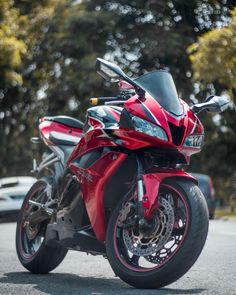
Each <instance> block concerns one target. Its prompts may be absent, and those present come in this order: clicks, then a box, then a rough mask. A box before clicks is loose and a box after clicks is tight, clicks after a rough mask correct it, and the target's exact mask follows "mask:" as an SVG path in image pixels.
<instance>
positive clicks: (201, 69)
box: [188, 7, 236, 102]
mask: <svg viewBox="0 0 236 295" xmlns="http://www.w3.org/2000/svg"><path fill="white" fill-rule="evenodd" d="M235 36H236V7H235V8H234V10H233V11H232V20H231V22H230V24H229V25H228V26H227V27H224V28H220V29H214V30H211V31H209V32H207V33H205V34H204V35H203V36H201V37H199V38H198V41H197V42H196V43H194V44H192V45H191V46H190V47H189V50H188V51H189V53H190V60H191V62H192V67H193V71H194V79H195V80H196V81H197V82H199V83H200V84H201V85H202V87H206V85H207V84H209V83H217V84H219V85H220V86H221V87H222V88H223V89H226V90H228V91H229V93H231V94H233V95H232V97H233V99H234V101H235V102H236V56H235V53H236V40H235Z"/></svg>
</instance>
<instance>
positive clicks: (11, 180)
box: [0, 176, 36, 189]
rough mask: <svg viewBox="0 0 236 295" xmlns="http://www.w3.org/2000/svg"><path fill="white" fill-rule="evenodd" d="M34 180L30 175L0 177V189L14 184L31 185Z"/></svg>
mask: <svg viewBox="0 0 236 295" xmlns="http://www.w3.org/2000/svg"><path fill="white" fill-rule="evenodd" d="M35 181H36V178H35V177H31V176H14V177H4V178H0V189H1V188H7V187H15V186H32V185H33V184H34V183H35Z"/></svg>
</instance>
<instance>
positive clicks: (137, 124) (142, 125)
mask: <svg viewBox="0 0 236 295" xmlns="http://www.w3.org/2000/svg"><path fill="white" fill-rule="evenodd" d="M132 122H133V124H134V129H135V131H138V132H142V133H145V134H148V135H150V136H153V137H157V138H160V139H162V140H165V141H168V137H167V135H166V132H165V131H164V130H163V129H162V128H161V127H160V126H157V125H155V124H152V123H150V122H148V121H146V120H143V119H141V118H139V117H136V116H132Z"/></svg>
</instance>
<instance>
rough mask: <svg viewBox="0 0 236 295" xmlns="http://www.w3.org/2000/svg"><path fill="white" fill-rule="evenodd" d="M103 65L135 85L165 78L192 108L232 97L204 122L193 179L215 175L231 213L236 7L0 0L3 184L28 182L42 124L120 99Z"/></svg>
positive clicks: (222, 3)
mask: <svg viewBox="0 0 236 295" xmlns="http://www.w3.org/2000/svg"><path fill="white" fill-rule="evenodd" d="M96 57H102V58H105V59H107V60H110V61H114V62H116V63H118V64H119V65H120V66H121V67H122V68H123V70H125V71H126V72H127V73H128V74H129V75H130V76H132V77H135V76H138V75H141V74H143V73H145V72H147V71H151V70H154V69H168V70H169V71H170V72H171V74H172V75H173V77H174V80H175V82H176V86H177V89H178V93H179V96H180V97H181V98H182V99H184V100H186V101H187V102H188V103H190V104H192V103H194V102H197V101H203V100H204V99H205V98H206V96H208V95H211V94H217V95H228V96H230V98H231V100H232V104H231V107H230V108H229V109H228V110H227V111H226V112H225V113H223V114H222V115H211V114H209V113H206V112H205V113H202V114H200V116H199V117H200V119H201V120H202V122H203V124H204V125H205V134H206V143H205V146H204V148H203V150H202V152H201V153H200V154H198V155H196V156H193V158H192V161H191V166H190V167H189V168H188V170H189V171H191V172H198V173H203V174H207V175H209V176H210V177H211V179H212V180H213V185H214V187H215V192H216V194H215V195H216V198H217V203H218V205H221V206H231V207H230V208H231V209H230V211H233V210H234V207H235V203H236V197H235V193H236V113H235V105H234V102H235V101H236V2H235V0H204V1H200V0H191V1H189V0H176V1H174V0H137V1H132V0H129V1H127V0H123V1H101V0H97V1H92V0H84V1H83V0H81V1H69V0H67V1H65V0H38V1H31V0H0V178H3V177H9V176H16V175H17V176H23V175H30V174H29V171H30V169H31V167H32V157H33V154H34V153H36V150H35V147H34V146H33V144H31V143H30V137H32V136H37V135H38V130H37V125H38V119H39V118H40V117H42V116H45V115H59V114H60V115H69V116H74V117H76V118H79V119H81V120H83V119H84V117H85V110H86V108H87V107H88V99H89V98H90V97H97V96H106V95H110V94H116V93H117V91H118V89H116V88H115V86H112V87H111V85H109V84H106V83H105V84H104V80H102V79H101V77H99V76H98V75H97V74H96V71H95V61H96ZM232 206H233V207H232Z"/></svg>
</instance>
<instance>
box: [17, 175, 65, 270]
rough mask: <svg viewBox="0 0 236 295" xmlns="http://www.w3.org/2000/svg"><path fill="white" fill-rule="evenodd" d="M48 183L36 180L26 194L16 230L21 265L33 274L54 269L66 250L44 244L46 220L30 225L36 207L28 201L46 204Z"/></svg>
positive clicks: (43, 180)
mask: <svg viewBox="0 0 236 295" xmlns="http://www.w3.org/2000/svg"><path fill="white" fill-rule="evenodd" d="M47 185H48V181H47V180H45V179H41V180H38V181H37V182H36V183H35V184H34V185H33V186H32V187H31V189H30V190H29V192H28V193H27V195H26V197H25V200H24V202H23V205H22V207H21V211H20V214H19V218H18V221H17V228H16V251H17V256H18V258H19V260H20V262H21V264H22V265H23V266H24V267H25V268H26V269H28V270H29V271H31V272H33V273H48V272H50V271H51V270H53V269H54V268H56V267H57V266H58V265H59V264H60V263H61V261H62V260H63V259H64V257H65V255H66V253H67V250H66V249H64V248H60V247H58V248H53V247H49V246H47V245H46V243H45V234H46V228H47V224H48V222H49V219H48V220H43V221H42V222H38V223H36V224H35V223H34V224H32V223H31V222H30V221H29V216H30V214H32V213H37V210H38V207H37V206H35V205H31V204H30V203H29V200H32V201H37V202H39V203H43V204H45V203H46V202H47V194H46V187H47Z"/></svg>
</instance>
